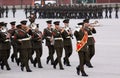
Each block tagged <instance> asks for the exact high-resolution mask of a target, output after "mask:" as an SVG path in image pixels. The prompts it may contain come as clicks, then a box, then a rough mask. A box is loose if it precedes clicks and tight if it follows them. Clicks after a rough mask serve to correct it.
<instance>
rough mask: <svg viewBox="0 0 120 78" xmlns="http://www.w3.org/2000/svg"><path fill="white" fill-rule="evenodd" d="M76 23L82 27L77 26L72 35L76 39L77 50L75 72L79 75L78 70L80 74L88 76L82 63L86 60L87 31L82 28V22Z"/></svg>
mask: <svg viewBox="0 0 120 78" xmlns="http://www.w3.org/2000/svg"><path fill="white" fill-rule="evenodd" d="M78 25H79V26H80V25H82V27H79V28H78V29H76V30H75V32H74V35H75V38H76V40H77V52H78V56H79V65H78V67H76V69H77V74H78V75H80V72H81V74H82V76H88V75H87V74H86V73H85V70H84V65H85V64H86V62H87V61H88V60H87V59H86V57H87V51H88V49H87V44H86V43H87V39H88V34H87V31H86V30H85V29H84V26H83V23H78Z"/></svg>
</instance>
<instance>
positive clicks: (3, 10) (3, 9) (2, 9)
mask: <svg viewBox="0 0 120 78" xmlns="http://www.w3.org/2000/svg"><path fill="white" fill-rule="evenodd" d="M1 11H2V12H1V14H2V15H1V16H2V18H3V17H4V12H5V8H4V7H3V6H2V8H1Z"/></svg>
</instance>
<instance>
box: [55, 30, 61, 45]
mask: <svg viewBox="0 0 120 78" xmlns="http://www.w3.org/2000/svg"><path fill="white" fill-rule="evenodd" d="M61 34H62V33H61V32H60V31H59V30H57V29H54V30H53V37H54V40H55V41H54V47H63V40H62V35H61Z"/></svg>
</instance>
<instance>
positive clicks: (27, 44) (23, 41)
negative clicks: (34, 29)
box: [14, 20, 32, 72]
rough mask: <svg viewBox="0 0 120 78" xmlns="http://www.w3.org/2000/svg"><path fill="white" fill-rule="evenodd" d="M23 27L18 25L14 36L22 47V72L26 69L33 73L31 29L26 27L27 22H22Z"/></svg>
mask: <svg viewBox="0 0 120 78" xmlns="http://www.w3.org/2000/svg"><path fill="white" fill-rule="evenodd" d="M20 23H21V25H17V30H16V33H15V34H14V39H15V40H16V41H17V42H18V45H20V61H21V70H22V71H23V70H24V67H26V71H27V72H32V70H31V69H30V67H29V58H30V57H31V55H30V54H31V48H32V45H31V41H30V36H29V34H30V33H31V31H30V28H29V27H28V26H26V23H27V21H26V20H23V21H21V22H20Z"/></svg>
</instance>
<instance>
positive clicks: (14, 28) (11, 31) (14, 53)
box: [8, 21, 18, 62]
mask: <svg viewBox="0 0 120 78" xmlns="http://www.w3.org/2000/svg"><path fill="white" fill-rule="evenodd" d="M15 23H16V22H15V21H12V22H10V24H11V29H9V30H8V32H9V33H10V35H11V38H10V39H11V45H12V46H13V54H12V55H11V61H12V62H14V58H15V60H16V62H17V50H18V49H17V48H18V47H17V44H16V42H15V41H14V37H13V36H14V33H15V30H16V26H15Z"/></svg>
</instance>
